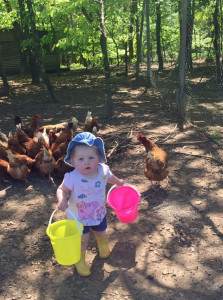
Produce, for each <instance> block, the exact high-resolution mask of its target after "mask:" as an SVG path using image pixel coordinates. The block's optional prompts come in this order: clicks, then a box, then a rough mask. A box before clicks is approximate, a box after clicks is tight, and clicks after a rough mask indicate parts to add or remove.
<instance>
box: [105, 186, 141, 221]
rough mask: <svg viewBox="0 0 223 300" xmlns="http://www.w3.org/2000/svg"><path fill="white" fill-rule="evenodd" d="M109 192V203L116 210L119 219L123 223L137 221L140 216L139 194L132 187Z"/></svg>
mask: <svg viewBox="0 0 223 300" xmlns="http://www.w3.org/2000/svg"><path fill="white" fill-rule="evenodd" d="M115 187H116V185H113V186H112V187H111V188H110V190H109V191H108V195H107V202H108V204H109V206H110V207H111V208H112V209H114V211H115V213H116V215H117V217H118V218H119V220H120V221H121V222H123V223H131V222H133V221H135V219H136V218H137V215H138V203H139V200H140V196H141V195H140V194H139V192H138V191H137V190H136V189H135V188H134V187H132V186H130V185H124V186H119V187H116V188H115Z"/></svg>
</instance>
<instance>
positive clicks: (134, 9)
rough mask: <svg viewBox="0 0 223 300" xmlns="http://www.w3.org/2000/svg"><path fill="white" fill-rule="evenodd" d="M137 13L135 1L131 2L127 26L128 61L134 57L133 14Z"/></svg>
mask: <svg viewBox="0 0 223 300" xmlns="http://www.w3.org/2000/svg"><path fill="white" fill-rule="evenodd" d="M136 12H137V0H132V4H131V15H130V25H129V61H131V60H132V59H133V57H134V49H133V28H134V27H133V25H134V23H135V22H134V20H135V14H136Z"/></svg>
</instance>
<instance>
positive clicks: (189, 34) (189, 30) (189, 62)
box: [186, 0, 195, 70]
mask: <svg viewBox="0 0 223 300" xmlns="http://www.w3.org/2000/svg"><path fill="white" fill-rule="evenodd" d="M194 13H195V0H193V2H192V6H191V0H190V1H189V5H188V22H187V41H186V47H187V68H188V69H189V70H192V69H193V62H192V37H193V27H194Z"/></svg>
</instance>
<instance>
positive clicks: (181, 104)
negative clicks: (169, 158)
mask: <svg viewBox="0 0 223 300" xmlns="http://www.w3.org/2000/svg"><path fill="white" fill-rule="evenodd" d="M189 1H190V0H184V1H182V10H181V11H182V18H181V20H182V21H181V34H180V55H179V84H178V90H177V116H178V127H179V129H180V130H183V125H184V121H185V92H184V88H185V73H186V35H187V8H188V4H189Z"/></svg>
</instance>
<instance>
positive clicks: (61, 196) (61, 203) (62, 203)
mask: <svg viewBox="0 0 223 300" xmlns="http://www.w3.org/2000/svg"><path fill="white" fill-rule="evenodd" d="M69 192H70V190H69V189H68V188H67V187H66V186H65V185H64V183H63V182H62V183H61V185H60V186H59V187H58V189H57V201H58V205H57V207H58V208H59V209H60V210H62V211H65V210H66V209H67V208H68V203H67V196H68V194H69Z"/></svg>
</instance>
